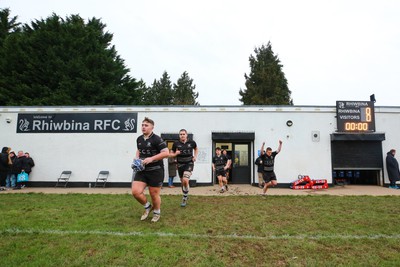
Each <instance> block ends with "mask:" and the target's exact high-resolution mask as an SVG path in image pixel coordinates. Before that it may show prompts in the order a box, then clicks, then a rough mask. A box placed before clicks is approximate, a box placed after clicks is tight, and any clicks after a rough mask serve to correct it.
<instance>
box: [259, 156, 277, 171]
mask: <svg viewBox="0 0 400 267" xmlns="http://www.w3.org/2000/svg"><path fill="white" fill-rule="evenodd" d="M276 155H278V152H276V151H274V152H272V153H271V156H268V155H267V154H266V153H265V154H263V155H261V159H262V161H263V166H264V171H266V172H272V171H274V163H275V157H276Z"/></svg>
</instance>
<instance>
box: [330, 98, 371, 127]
mask: <svg viewBox="0 0 400 267" xmlns="http://www.w3.org/2000/svg"><path fill="white" fill-rule="evenodd" d="M336 118H337V131H338V132H358V133H359V132H365V133H368V132H375V109H374V102H373V101H336Z"/></svg>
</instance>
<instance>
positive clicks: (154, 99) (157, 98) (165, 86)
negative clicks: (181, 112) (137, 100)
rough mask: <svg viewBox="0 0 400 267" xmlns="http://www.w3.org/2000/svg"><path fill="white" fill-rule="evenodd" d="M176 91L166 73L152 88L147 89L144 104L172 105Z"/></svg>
mask: <svg viewBox="0 0 400 267" xmlns="http://www.w3.org/2000/svg"><path fill="white" fill-rule="evenodd" d="M173 98H174V91H173V89H172V83H171V80H170V77H169V75H168V73H167V72H166V71H164V73H163V75H162V77H161V79H160V80H159V81H157V80H154V82H153V84H152V85H151V87H149V88H147V90H146V93H145V96H144V101H143V104H145V105H172V101H173Z"/></svg>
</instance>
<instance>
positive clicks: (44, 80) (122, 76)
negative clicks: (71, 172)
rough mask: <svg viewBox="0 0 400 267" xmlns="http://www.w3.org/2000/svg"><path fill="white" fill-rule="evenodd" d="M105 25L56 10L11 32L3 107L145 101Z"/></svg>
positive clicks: (1, 70)
mask: <svg viewBox="0 0 400 267" xmlns="http://www.w3.org/2000/svg"><path fill="white" fill-rule="evenodd" d="M0 23H2V26H1V27H0V28H3V27H4V25H3V22H0ZM14 23H15V21H14ZM105 26H106V25H105V24H103V23H102V22H101V21H100V20H99V19H96V18H92V19H90V20H88V22H87V23H85V22H84V20H83V19H82V18H81V17H80V16H78V15H71V16H69V17H67V18H66V19H65V20H64V19H62V18H60V17H59V16H57V15H56V14H53V15H52V16H50V17H48V18H46V19H41V20H35V21H33V22H31V24H30V25H29V24H24V25H23V26H22V27H21V28H20V29H21V31H20V32H19V33H16V34H10V35H8V36H7V37H6V38H5V40H4V42H3V46H2V47H0V50H1V52H0V53H1V55H2V56H3V58H2V60H1V61H0V105H123V104H126V105H132V104H140V103H141V99H142V95H141V94H142V93H143V92H142V91H140V90H138V87H139V83H138V82H136V81H135V79H134V78H132V77H130V76H129V75H128V72H129V69H127V68H126V67H125V65H124V60H123V59H121V58H120V56H118V55H117V52H116V49H115V47H114V46H112V45H111V40H112V37H113V35H112V34H111V33H109V32H105V31H104V29H105Z"/></svg>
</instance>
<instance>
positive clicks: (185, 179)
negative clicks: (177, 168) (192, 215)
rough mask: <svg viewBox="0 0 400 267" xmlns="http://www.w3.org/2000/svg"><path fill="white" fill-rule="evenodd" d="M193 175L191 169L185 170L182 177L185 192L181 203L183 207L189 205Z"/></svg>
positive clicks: (183, 191)
mask: <svg viewBox="0 0 400 267" xmlns="http://www.w3.org/2000/svg"><path fill="white" fill-rule="evenodd" d="M191 175H192V173H191V172H190V171H184V172H183V177H182V193H183V197H182V203H181V207H186V205H187V201H188V197H189V188H190V187H189V180H190V176H191Z"/></svg>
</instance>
